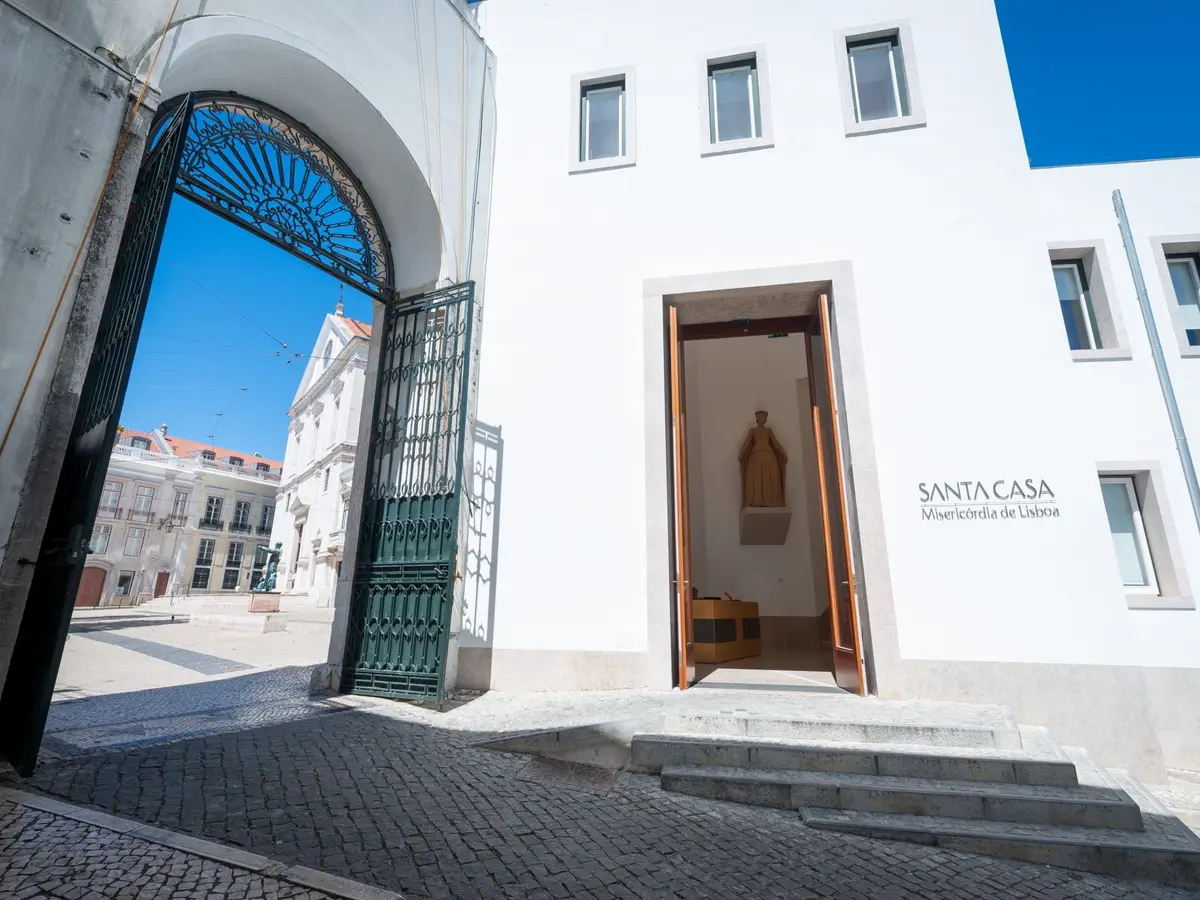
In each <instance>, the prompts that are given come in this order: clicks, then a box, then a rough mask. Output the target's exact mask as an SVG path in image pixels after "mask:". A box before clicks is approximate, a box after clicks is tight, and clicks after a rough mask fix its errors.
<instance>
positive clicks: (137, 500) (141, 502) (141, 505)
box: [133, 484, 154, 519]
mask: <svg viewBox="0 0 1200 900" xmlns="http://www.w3.org/2000/svg"><path fill="white" fill-rule="evenodd" d="M153 505H154V488H152V487H148V486H146V485H144V484H140V485H138V489H137V494H136V495H135V496H134V498H133V511H134V512H135V513H137V514H138V516H139V518H142V519H148V518H149V517H150V508H151V507H152V506H153Z"/></svg>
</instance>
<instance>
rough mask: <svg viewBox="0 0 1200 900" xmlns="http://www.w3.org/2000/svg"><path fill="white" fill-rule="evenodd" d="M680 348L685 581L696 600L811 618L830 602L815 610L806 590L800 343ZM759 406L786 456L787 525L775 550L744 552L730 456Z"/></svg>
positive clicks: (731, 341) (797, 339)
mask: <svg viewBox="0 0 1200 900" xmlns="http://www.w3.org/2000/svg"><path fill="white" fill-rule="evenodd" d="M684 347H685V360H686V364H687V382H686V384H687V414H688V476H689V478H688V482H689V494H688V502H689V503H690V504H691V512H692V515H691V517H690V518H691V522H692V584H693V585H694V586H695V587H697V588H699V590H700V594H701V596H720V595H721V594H723V593H725V592H727V591H728V592H729V593H730V594H732V595H733V596H734V597H735V598H736V599H738V600H750V601H754V602H757V603H758V604H759V614H760V615H763V616H815V615H818V614H819V613H820V611H821V610H823V609H824V607H825V606H826V605H828V604H827V603H824V602H822V603H820V604H818V601H817V598H816V597H815V596H814V590H813V573H812V555H811V552H810V547H809V540H810V535H809V523H808V519H807V516H806V512H807V507H808V485H807V477H806V475H807V473H806V472H805V471H804V462H803V453H802V447H803V437H802V428H803V426H804V421H803V420H802V419H801V410H800V408H799V406H798V405H797V393H796V386H797V383H798V382H799V381H800V379H802V378H803V377H805V376H806V375H807V370H806V366H805V351H804V337H803V336H802V335H791V336H789V337H786V338H768V337H746V338H728V339H723V340H707V341H689V342H688V343H686V344H685V345H684ZM758 409H765V410H767V412H768V413H769V417H768V420H767V424H768V425H769V426H770V427H771V428H772V429H773V430H774V432H775V437H776V438H777V439H778V440H779V442H780V443H781V444H782V445H783V448H784V451H785V452H786V453H787V454H788V465H787V474H786V494H787V503H788V506H789V507H790V508H791V509H792V523H791V527H790V528H789V529H788V535H787V542H786V543H785V544H782V545H780V546H742V544H741V541H740V539H739V533H738V529H739V524H738V523H739V515H740V510H741V506H742V503H741V500H742V496H741V494H742V483H741V471H740V467H739V464H738V450H739V449H740V447H741V444H742V440H743V439H744V438H745V436H746V431H747V429H748V428H750V427H751V426H752V425H753V424H754V412H755V410H758ZM805 412H807V407H806V408H805Z"/></svg>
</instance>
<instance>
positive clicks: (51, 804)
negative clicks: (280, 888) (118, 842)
mask: <svg viewBox="0 0 1200 900" xmlns="http://www.w3.org/2000/svg"><path fill="white" fill-rule="evenodd" d="M0 800H7V801H8V802H10V803H15V804H17V805H18V806H24V807H28V808H29V809H36V810H38V811H40V812H44V813H50V814H51V815H55V816H62V817H63V818H65V819H71V820H73V821H76V822H82V823H84V824H85V825H92V826H95V827H96V828H103V829H105V830H107V831H113V832H116V833H117V834H122V835H125V836H127V837H132V838H137V839H138V840H142V841H146V842H148V843H151V844H159V845H160V846H163V847H169V848H171V849H172V850H178V851H180V852H182V853H188V854H191V855H192V856H199V857H202V858H204V859H211V860H213V861H214V862H219V863H221V864H223V865H227V866H231V867H232V868H235V869H244V870H246V871H250V872H253V873H255V874H256V875H261V876H263V877H264V878H275V879H278V880H279V881H286V882H288V883H290V884H294V885H297V886H298V887H302V888H306V889H308V890H313V891H321V892H322V893H325V894H329V895H331V896H333V897H338V898H341V900H404V897H403V896H402V895H401V894H397V893H396V892H395V891H388V890H384V889H383V888H379V887H375V886H374V885H370V884H363V883H361V882H358V881H351V880H350V879H349V878H342V877H341V876H338V875H330V874H328V873H326V872H320V871H318V870H316V869H310V868H308V867H307V866H299V865H288V864H287V863H283V862H280V861H278V860H274V859H270V858H268V857H266V856H260V855H258V854H257V853H250V852H249V851H246V850H242V849H239V848H237V847H228V846H226V845H224V844H218V843H215V842H213V841H208V840H205V839H203V838H198V837H193V836H192V835H189V834H180V833H178V832H175V831H168V830H166V829H165V828H157V827H155V826H153V825H145V824H142V823H141V822H137V821H134V820H132V819H123V818H120V817H119V816H111V815H109V814H108V813H102V812H99V811H98V810H94V809H87V808H84V807H79V806H75V805H73V804H70V803H65V802H63V801H62V800H54V799H52V798H50V797H43V796H41V795H40V794H31V793H29V792H27V791H19V790H14V789H13V788H11V787H4V786H3V783H0Z"/></svg>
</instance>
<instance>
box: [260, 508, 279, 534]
mask: <svg viewBox="0 0 1200 900" xmlns="http://www.w3.org/2000/svg"><path fill="white" fill-rule="evenodd" d="M274 524H275V507H274V506H267V505H265V504H264V505H263V508H262V512H260V513H259V516H258V533H259V534H266V533H268V532H269V531H270V530H271V526H272V525H274Z"/></svg>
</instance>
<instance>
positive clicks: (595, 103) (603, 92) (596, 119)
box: [579, 76, 625, 162]
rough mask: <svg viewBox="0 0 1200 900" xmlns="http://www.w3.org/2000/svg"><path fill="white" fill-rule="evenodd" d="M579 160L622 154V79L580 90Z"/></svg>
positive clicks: (623, 134) (623, 91)
mask: <svg viewBox="0 0 1200 900" xmlns="http://www.w3.org/2000/svg"><path fill="white" fill-rule="evenodd" d="M580 95H581V96H580V100H579V102H580V108H579V160H580V162H591V161H592V160H597V159H612V158H614V157H618V156H624V155H625V78H624V76H622V77H620V78H615V79H613V80H611V81H603V82H598V83H595V84H584V85H581V87H580Z"/></svg>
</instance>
